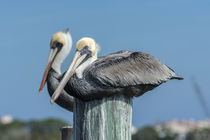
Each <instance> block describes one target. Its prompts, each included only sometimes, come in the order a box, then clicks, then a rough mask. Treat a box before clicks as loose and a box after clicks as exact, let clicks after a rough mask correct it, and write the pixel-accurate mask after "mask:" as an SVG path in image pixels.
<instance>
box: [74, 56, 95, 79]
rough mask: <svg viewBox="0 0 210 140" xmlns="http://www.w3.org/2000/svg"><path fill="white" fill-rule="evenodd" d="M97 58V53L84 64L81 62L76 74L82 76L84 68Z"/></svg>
mask: <svg viewBox="0 0 210 140" xmlns="http://www.w3.org/2000/svg"><path fill="white" fill-rule="evenodd" d="M96 59H97V55H94V56H92V57H90V58H89V59H87V61H85V62H84V63H83V64H81V65H80V66H79V67H78V68H77V69H76V75H77V77H78V78H80V79H81V78H82V76H83V72H84V70H85V69H86V68H87V67H88V66H90V65H91V64H92V63H93V62H94V61H95V60H96Z"/></svg>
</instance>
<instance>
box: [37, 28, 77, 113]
mask: <svg viewBox="0 0 210 140" xmlns="http://www.w3.org/2000/svg"><path fill="white" fill-rule="evenodd" d="M71 48H72V37H71V35H70V32H69V29H65V30H62V31H59V32H56V33H55V34H54V35H53V36H52V39H51V41H50V54H49V57H48V62H47V66H46V69H45V72H44V76H43V78H42V82H41V86H40V88H39V92H40V93H41V92H42V90H43V88H44V85H45V83H46V82H47V89H48V92H49V95H50V96H52V94H53V93H54V91H55V90H56V88H57V87H58V85H59V83H60V81H61V79H62V77H63V74H61V68H60V67H61V64H62V62H63V61H64V59H65V58H66V57H67V56H68V54H69V52H70V50H71ZM56 103H57V104H58V105H59V106H61V107H63V108H65V109H66V110H68V111H71V112H73V104H74V98H73V97H72V96H71V95H70V94H68V93H67V92H66V91H65V90H63V91H62V94H61V95H60V97H59V98H58V99H57V100H56Z"/></svg>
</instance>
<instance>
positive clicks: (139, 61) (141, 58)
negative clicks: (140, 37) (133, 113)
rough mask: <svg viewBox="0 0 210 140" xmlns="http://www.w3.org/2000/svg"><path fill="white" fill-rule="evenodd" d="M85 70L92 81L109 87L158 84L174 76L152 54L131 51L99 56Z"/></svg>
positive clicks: (171, 71)
mask: <svg viewBox="0 0 210 140" xmlns="http://www.w3.org/2000/svg"><path fill="white" fill-rule="evenodd" d="M87 71H88V75H89V77H90V78H91V79H92V81H95V82H96V83H97V84H100V85H103V86H111V87H126V86H136V85H142V84H154V85H159V84H161V83H163V82H166V81H167V80H169V79H172V78H173V77H175V73H174V71H173V70H172V69H171V68H169V67H168V66H166V65H164V64H162V63H161V62H160V61H159V60H157V59H156V58H154V57H153V56H151V55H149V54H146V53H143V52H132V51H120V52H117V53H114V54H110V55H107V56H104V57H99V58H98V60H96V61H95V62H94V63H93V64H92V65H91V66H90V67H89V68H88V70H87Z"/></svg>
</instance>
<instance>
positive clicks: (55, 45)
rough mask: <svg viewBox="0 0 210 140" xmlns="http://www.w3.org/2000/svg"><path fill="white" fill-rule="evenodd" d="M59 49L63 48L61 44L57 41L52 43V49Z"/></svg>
mask: <svg viewBox="0 0 210 140" xmlns="http://www.w3.org/2000/svg"><path fill="white" fill-rule="evenodd" d="M61 47H63V44H62V43H60V42H57V41H55V42H53V45H52V48H61Z"/></svg>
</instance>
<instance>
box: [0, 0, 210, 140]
mask: <svg viewBox="0 0 210 140" xmlns="http://www.w3.org/2000/svg"><path fill="white" fill-rule="evenodd" d="M209 7H210V1H207V0H202V1H199V0H185V1H183V0H176V1H166V0H151V1H146V0H142V1H132V2H131V1H130V2H128V1H111V0H110V1H106V2H105V1H104V2H102V1H96V0H93V1H86V2H85V1H75V2H73V1H72V2H71V1H41V0H37V1H24V0H23V1H10V0H8V1H1V2H0V17H1V18H0V41H1V45H0V48H1V51H0V63H1V69H0V77H1V78H0V85H1V86H0V90H1V92H0V117H1V124H0V135H3V134H6V133H3V130H4V132H8V134H9V132H10V129H9V128H10V127H11V126H12V127H13V125H15V126H18V127H19V126H21V127H23V128H24V130H25V128H27V129H26V130H27V132H28V130H30V131H31V130H32V129H28V128H33V127H34V125H32V124H33V123H34V122H35V123H40V122H41V123H45V121H47V123H48V122H54V121H56V122H57V121H58V124H57V123H56V125H55V126H56V128H57V127H60V126H62V125H63V123H65V124H67V123H68V124H72V123H73V114H72V113H70V112H68V111H66V110H64V109H62V108H60V107H59V106H58V105H56V104H53V105H51V104H50V98H49V95H48V91H47V89H46V87H45V89H44V91H43V93H42V94H39V93H38V89H39V86H40V82H41V78H42V76H43V73H44V69H45V65H46V63H47V57H48V53H49V43H50V39H51V36H52V35H53V34H54V33H55V32H57V31H59V30H63V29H66V28H69V29H70V32H71V35H72V38H73V48H72V51H71V54H70V55H69V57H68V58H67V59H66V60H65V62H64V63H63V65H62V72H64V71H65V70H66V69H67V67H68V66H69V64H70V62H71V59H72V56H73V54H74V52H75V43H76V42H77V40H79V39H80V38H81V37H84V36H88V37H93V38H94V39H95V40H96V41H97V42H98V44H99V45H100V46H101V51H100V53H99V56H102V55H107V54H109V53H112V52H116V51H119V50H133V51H142V52H146V53H149V54H151V55H153V56H155V57H156V58H158V59H159V60H161V61H162V62H163V63H164V64H167V65H168V66H169V67H171V68H172V69H174V70H175V72H176V74H177V75H179V76H182V77H184V78H185V80H183V81H175V80H174V81H169V82H167V83H165V84H162V85H161V86H159V87H158V88H156V89H155V90H153V91H150V92H148V93H146V94H145V95H143V96H141V97H139V98H135V99H134V103H133V125H134V127H135V128H137V129H139V130H142V131H141V133H140V134H139V135H138V136H137V139H139V137H140V136H141V134H142V133H143V132H147V131H154V133H155V134H156V133H157V134H158V138H160V139H161V138H165V137H166V136H168V135H170V136H174V137H176V138H177V135H174V133H175V131H174V130H173V132H174V133H173V134H171V132H170V133H168V127H167V130H165V126H167V125H169V127H173V126H176V125H178V126H177V127H180V128H181V129H182V128H183V127H185V125H186V127H187V128H186V129H187V130H186V131H184V130H183V131H181V132H180V133H179V134H178V135H179V139H181V138H183V139H184V138H186V135H187V133H188V132H189V133H190V132H191V131H196V132H197V130H196V129H197V128H199V129H198V130H201V128H202V129H205V132H208V134H209V133H210V131H209V130H208V129H207V128H206V127H200V123H202V124H203V123H204V126H209V125H210V122H209V121H208V118H209V117H210V116H209V111H210V110H209V109H210V103H209V99H210V94H209V89H208V86H209V80H210V76H209V74H208V73H209V71H210V65H209V58H210V57H209V56H210V54H209V53H210V39H209V37H210V8H209ZM52 118H56V119H52ZM5 120H6V121H5ZM13 123H14V124H13ZM16 123H17V125H16ZM49 124H51V123H49ZM163 125H164V129H162V127H163ZM9 126H10V127H9ZM148 126H149V128H148ZM202 126H203V125H202ZM18 127H17V128H18ZM177 127H176V128H177ZM189 127H190V129H188V128H189ZM46 129H47V131H48V128H46ZM137 129H136V132H138V131H137ZM145 129H146V130H145ZM206 129H207V130H206ZM50 130H51V129H49V131H50ZM43 131H44V130H43ZM53 131H54V130H53ZM1 132H2V133H1ZM40 132H42V130H40ZM50 132H51V131H50ZM166 132H167V134H166ZM177 133H178V132H176V134H177ZM202 133H203V131H202ZM10 134H11V133H10ZM18 134H20V133H18ZM135 134H137V133H135ZM155 134H154V135H155ZM190 134H191V133H190ZM193 134H196V133H193ZM198 134H200V133H198ZM180 135H181V136H180ZM144 136H145V135H144ZM190 136H191V135H190ZM196 136H197V135H196ZM196 136H194V137H196ZM174 137H173V138H174ZM191 137H192V138H193V136H191ZM191 137H190V138H191ZM10 138H11V137H10V136H4V137H0V139H10ZM27 138H28V137H27ZM158 138H156V139H158ZM188 138H189V137H188ZM208 138H209V139H210V136H209V137H208ZM22 139H23V138H22ZM36 139H39V138H36ZM40 139H41V138H40ZM133 139H134V138H133ZM149 139H150V140H152V138H149Z"/></svg>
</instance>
